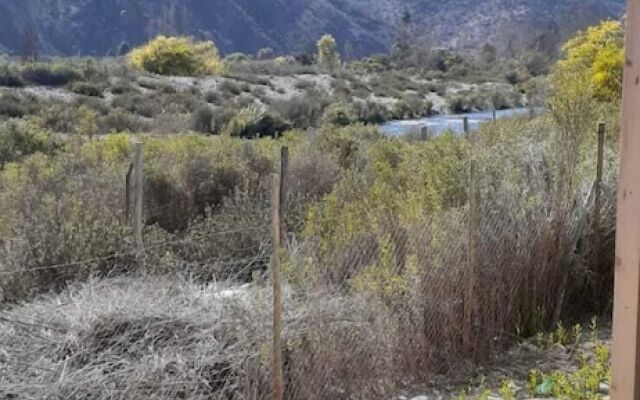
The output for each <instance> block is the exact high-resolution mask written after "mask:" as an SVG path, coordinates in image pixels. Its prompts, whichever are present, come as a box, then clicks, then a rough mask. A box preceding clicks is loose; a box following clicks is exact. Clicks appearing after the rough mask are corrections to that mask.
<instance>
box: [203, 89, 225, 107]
mask: <svg viewBox="0 0 640 400" xmlns="http://www.w3.org/2000/svg"><path fill="white" fill-rule="evenodd" d="M204 99H205V101H206V102H207V103H211V104H220V102H221V101H222V98H221V97H220V93H218V92H216V91H215V90H209V91H208V92H206V93H205V94H204Z"/></svg>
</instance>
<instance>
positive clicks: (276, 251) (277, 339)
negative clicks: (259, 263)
mask: <svg viewBox="0 0 640 400" xmlns="http://www.w3.org/2000/svg"><path fill="white" fill-rule="evenodd" d="M281 172H282V169H281ZM280 201H281V193H280V176H279V175H278V174H273V175H272V181H271V211H272V215H271V218H272V240H273V259H272V263H271V280H272V283H273V355H272V361H273V365H272V380H273V382H272V384H273V399H274V400H283V398H284V382H283V372H282V345H281V330H282V292H281V290H282V287H281V282H280V279H281V277H280V234H281V233H280V232H281V231H280V230H281V228H282V227H281V225H280V204H281V203H280Z"/></svg>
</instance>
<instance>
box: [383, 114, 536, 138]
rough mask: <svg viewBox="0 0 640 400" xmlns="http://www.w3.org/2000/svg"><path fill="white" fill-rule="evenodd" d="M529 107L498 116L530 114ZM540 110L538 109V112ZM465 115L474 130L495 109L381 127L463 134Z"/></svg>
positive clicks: (399, 131)
mask: <svg viewBox="0 0 640 400" xmlns="http://www.w3.org/2000/svg"><path fill="white" fill-rule="evenodd" d="M529 112H530V109H528V108H510V109H507V110H499V111H496V118H498V119H500V118H508V117H516V116H525V115H528V114H529ZM537 112H538V110H536V113H537ZM463 117H467V118H469V129H470V130H474V129H478V128H479V127H480V124H482V123H483V122H487V121H491V120H492V119H493V111H481V112H474V113H467V114H452V115H436V116H432V117H426V118H420V119H405V120H399V121H389V122H387V123H385V124H382V125H381V126H380V128H381V129H382V131H383V132H384V133H385V134H386V135H388V136H400V135H404V134H407V133H416V132H419V131H420V129H421V128H422V127H423V126H426V127H427V132H428V133H429V135H430V136H437V135H439V134H440V133H442V132H445V131H447V130H451V131H453V132H455V133H458V134H461V133H463V132H464V123H463Z"/></svg>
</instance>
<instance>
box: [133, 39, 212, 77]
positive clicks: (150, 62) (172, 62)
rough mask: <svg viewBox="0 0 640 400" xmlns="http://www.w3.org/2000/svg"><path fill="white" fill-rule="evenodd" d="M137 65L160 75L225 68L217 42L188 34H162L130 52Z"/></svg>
mask: <svg viewBox="0 0 640 400" xmlns="http://www.w3.org/2000/svg"><path fill="white" fill-rule="evenodd" d="M128 59H129V63H130V64H131V65H132V66H133V67H134V68H136V69H139V70H144V71H147V72H151V73H154V74H159V75H201V74H217V73H220V72H221V71H222V64H221V62H220V57H219V55H218V49H217V48H216V46H215V45H214V44H213V42H194V41H193V40H192V39H190V38H186V37H165V36H158V37H157V38H155V39H153V40H152V41H150V42H149V43H147V44H146V45H144V46H142V47H139V48H136V49H134V50H133V51H131V52H130V53H129V55H128Z"/></svg>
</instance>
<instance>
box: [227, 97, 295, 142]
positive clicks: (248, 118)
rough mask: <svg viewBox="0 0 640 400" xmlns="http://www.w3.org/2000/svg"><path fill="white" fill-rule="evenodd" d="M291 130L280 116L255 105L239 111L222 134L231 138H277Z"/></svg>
mask: <svg viewBox="0 0 640 400" xmlns="http://www.w3.org/2000/svg"><path fill="white" fill-rule="evenodd" d="M289 129H291V125H290V124H289V123H288V122H286V121H285V120H284V119H283V118H282V117H281V116H280V115H278V114H274V113H269V112H266V111H265V110H264V109H262V108H261V107H259V106H257V105H251V106H249V107H246V108H243V109H242V110H240V111H239V112H238V113H237V114H236V115H235V116H234V117H233V118H232V119H231V120H230V121H229V122H228V123H227V124H226V125H225V127H224V129H223V132H224V133H225V134H226V135H229V136H232V137H241V138H254V137H258V136H271V137H277V136H278V135H280V134H281V133H283V132H285V131H287V130H289Z"/></svg>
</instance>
